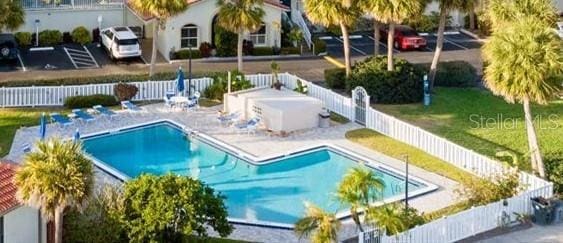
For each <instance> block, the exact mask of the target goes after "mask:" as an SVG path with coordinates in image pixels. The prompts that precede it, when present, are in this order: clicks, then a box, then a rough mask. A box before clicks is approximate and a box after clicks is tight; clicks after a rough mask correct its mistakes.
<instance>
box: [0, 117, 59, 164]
mask: <svg viewBox="0 0 563 243" xmlns="http://www.w3.org/2000/svg"><path fill="white" fill-rule="evenodd" d="M42 112H45V113H47V114H49V113H51V112H64V110H63V109H62V108H17V109H16V108H14V109H12V108H3V109H0V134H1V135H0V157H4V156H6V154H8V152H10V147H11V146H12V140H13V139H14V135H15V134H16V130H18V129H19V128H20V127H25V126H36V125H39V117H40V116H41V113H42ZM37 136H39V134H37Z"/></svg>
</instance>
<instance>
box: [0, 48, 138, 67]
mask: <svg viewBox="0 0 563 243" xmlns="http://www.w3.org/2000/svg"><path fill="white" fill-rule="evenodd" d="M133 64H146V62H145V61H144V59H143V58H142V57H138V58H127V59H122V60H111V59H110V58H109V56H108V54H107V52H106V50H105V49H104V48H102V47H98V46H97V44H95V43H94V44H88V45H79V44H62V45H57V46H54V47H53V48H42V49H39V50H37V49H30V48H20V54H19V58H18V60H14V61H2V62H0V72H18V71H34V70H73V69H96V68H101V67H103V66H106V65H117V66H119V65H133Z"/></svg>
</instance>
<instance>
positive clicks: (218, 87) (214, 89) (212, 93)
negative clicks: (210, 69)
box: [203, 70, 254, 100]
mask: <svg viewBox="0 0 563 243" xmlns="http://www.w3.org/2000/svg"><path fill="white" fill-rule="evenodd" d="M212 78H213V84H212V85H210V86H209V87H207V88H206V89H205V90H204V91H203V96H205V97H206V98H208V99H213V100H223V94H224V93H226V92H227V89H228V83H227V82H228V74H227V73H218V74H215V75H213V77H212ZM253 87H254V85H252V83H250V80H248V79H245V78H244V74H242V73H241V72H239V71H236V70H235V71H231V91H239V90H244V89H250V88H253Z"/></svg>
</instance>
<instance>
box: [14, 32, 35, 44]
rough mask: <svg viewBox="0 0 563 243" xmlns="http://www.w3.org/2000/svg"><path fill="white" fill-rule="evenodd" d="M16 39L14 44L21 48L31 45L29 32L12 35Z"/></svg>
mask: <svg viewBox="0 0 563 243" xmlns="http://www.w3.org/2000/svg"><path fill="white" fill-rule="evenodd" d="M14 37H15V38H16V42H18V45H19V46H21V47H25V46H30V45H31V33H30V32H17V33H15V34H14Z"/></svg>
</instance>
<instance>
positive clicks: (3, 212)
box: [0, 162, 53, 243]
mask: <svg viewBox="0 0 563 243" xmlns="http://www.w3.org/2000/svg"><path fill="white" fill-rule="evenodd" d="M16 168H17V165H16V164H14V163H11V162H0V242H1V243H45V242H47V238H48V237H47V231H49V230H48V229H47V228H49V229H51V228H52V227H47V224H46V223H45V221H44V220H43V219H42V218H41V214H40V213H39V210H37V209H33V208H30V207H26V206H22V205H20V204H19V203H18V202H17V200H16V187H15V185H14V184H13V177H14V174H15V169H16ZM50 231H51V233H53V231H52V230H50ZM50 236H52V234H50ZM49 238H51V237H49Z"/></svg>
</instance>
